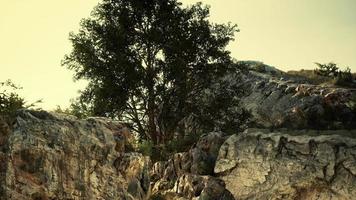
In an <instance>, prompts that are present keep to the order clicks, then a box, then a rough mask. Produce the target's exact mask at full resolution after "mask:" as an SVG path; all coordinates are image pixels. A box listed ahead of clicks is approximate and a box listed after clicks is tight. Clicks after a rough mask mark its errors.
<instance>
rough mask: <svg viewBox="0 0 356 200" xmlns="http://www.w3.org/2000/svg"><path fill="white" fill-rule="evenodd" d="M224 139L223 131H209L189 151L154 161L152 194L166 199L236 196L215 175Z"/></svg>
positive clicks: (227, 198)
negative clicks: (216, 163) (164, 159)
mask: <svg viewBox="0 0 356 200" xmlns="http://www.w3.org/2000/svg"><path fill="white" fill-rule="evenodd" d="M225 139H226V137H224V134H223V133H221V132H212V133H209V134H206V135H204V136H203V137H201V138H200V140H199V141H198V142H197V143H196V144H195V145H194V146H193V147H192V148H191V149H190V150H189V151H188V152H183V153H177V154H175V155H173V156H172V158H171V159H169V160H168V161H161V162H157V163H155V164H154V165H153V167H152V170H151V180H152V194H153V196H157V198H158V197H160V198H161V199H167V200H171V199H202V200H216V199H221V200H233V199H234V198H233V197H232V194H231V193H230V192H229V191H228V190H226V189H225V183H224V182H223V181H222V180H220V179H217V178H215V177H213V175H214V173H213V171H214V166H215V161H216V158H217V156H218V153H219V149H220V146H221V144H222V143H223V142H224V141H225Z"/></svg>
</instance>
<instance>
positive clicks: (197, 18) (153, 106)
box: [62, 0, 238, 144]
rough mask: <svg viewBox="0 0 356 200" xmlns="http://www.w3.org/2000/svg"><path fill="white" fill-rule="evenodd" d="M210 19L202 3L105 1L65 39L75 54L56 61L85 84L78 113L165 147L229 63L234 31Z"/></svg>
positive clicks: (224, 71) (157, 0) (207, 8)
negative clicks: (115, 122) (118, 124)
mask: <svg viewBox="0 0 356 200" xmlns="http://www.w3.org/2000/svg"><path fill="white" fill-rule="evenodd" d="M208 17H209V7H207V6H203V5H202V4H201V3H198V4H195V5H193V6H190V7H186V8H183V7H182V5H181V3H179V2H177V0H140V1H137V0H103V1H102V2H101V3H100V4H99V5H98V6H97V7H96V8H95V9H94V12H93V13H92V16H91V17H90V18H87V19H83V20H82V21H81V28H80V30H79V32H78V33H76V34H74V33H71V34H70V41H71V42H72V45H73V50H72V52H71V53H70V54H68V55H66V56H65V58H64V60H63V62H62V64H63V65H64V66H67V67H68V68H69V69H71V70H74V71H75V79H86V80H88V81H89V84H88V86H87V88H86V89H85V90H84V91H82V94H81V96H80V98H79V101H80V103H78V105H77V106H83V107H84V108H86V109H89V110H91V112H92V113H93V114H95V115H99V116H106V117H113V118H118V119H120V120H123V121H126V122H130V124H131V125H132V127H131V128H132V129H133V130H135V131H136V132H138V133H139V134H140V136H141V138H143V139H150V140H152V141H153V142H154V143H155V144H157V143H160V142H164V141H165V140H167V138H169V137H171V136H172V134H173V132H174V129H175V128H176V126H177V125H178V123H179V121H180V120H181V119H182V118H184V116H185V115H186V112H187V111H188V110H189V109H188V107H189V105H192V104H189V102H187V101H188V99H189V97H190V96H191V95H194V93H195V92H198V91H200V90H201V89H203V88H204V87H206V86H207V85H209V83H210V82H211V80H212V79H214V77H217V76H218V75H221V74H224V73H226V70H227V68H229V67H230V66H231V64H232V61H231V58H230V52H229V51H227V50H225V47H226V46H227V44H228V43H229V42H230V41H231V40H232V39H233V36H234V33H235V32H236V31H238V29H237V28H236V25H231V24H227V25H224V24H212V23H210V22H209V21H208ZM173 108H174V109H173ZM173 110H174V113H169V112H171V111H173Z"/></svg>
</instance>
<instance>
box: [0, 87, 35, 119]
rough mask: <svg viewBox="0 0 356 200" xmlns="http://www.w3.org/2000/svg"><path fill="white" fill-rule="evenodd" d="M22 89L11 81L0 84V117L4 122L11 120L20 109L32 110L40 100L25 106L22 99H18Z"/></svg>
mask: <svg viewBox="0 0 356 200" xmlns="http://www.w3.org/2000/svg"><path fill="white" fill-rule="evenodd" d="M21 89H22V87H20V86H17V85H15V84H14V83H13V82H12V81H11V80H7V81H4V82H0V115H1V116H2V117H3V118H4V119H5V120H7V121H8V120H11V119H12V118H13V117H14V116H15V114H16V111H17V110H19V109H22V108H26V109H30V108H34V107H35V106H36V105H37V104H38V103H41V100H38V101H36V102H34V103H31V104H26V101H25V99H24V98H23V97H20V95H19V94H18V91H19V90H21Z"/></svg>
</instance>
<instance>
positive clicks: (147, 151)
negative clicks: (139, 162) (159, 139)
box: [137, 140, 154, 156]
mask: <svg viewBox="0 0 356 200" xmlns="http://www.w3.org/2000/svg"><path fill="white" fill-rule="evenodd" d="M153 147H154V145H153V143H152V141H149V140H143V141H141V142H140V143H139V144H138V147H137V148H138V151H139V152H140V153H142V155H144V156H152V151H153Z"/></svg>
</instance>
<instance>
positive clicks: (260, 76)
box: [240, 65, 356, 130]
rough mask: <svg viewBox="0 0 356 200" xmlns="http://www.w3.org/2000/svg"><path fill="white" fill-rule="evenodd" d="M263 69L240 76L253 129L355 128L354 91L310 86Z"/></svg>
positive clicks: (276, 72) (285, 75) (355, 100)
mask: <svg viewBox="0 0 356 200" xmlns="http://www.w3.org/2000/svg"><path fill="white" fill-rule="evenodd" d="M262 66H263V65H262ZM264 67H266V69H263V70H262V71H263V73H261V72H258V71H254V70H248V71H247V72H245V73H244V74H243V75H242V76H241V77H240V78H241V80H240V82H242V83H243V85H244V86H243V87H245V90H246V91H247V94H246V95H244V96H243V97H242V105H243V106H244V108H245V109H247V110H249V111H250V112H251V114H252V120H253V122H254V126H255V127H261V128H289V129H324V130H327V129H345V128H346V129H355V128H356V89H350V88H340V87H335V86H331V85H312V84H308V83H305V82H303V81H301V80H299V79H296V78H293V77H290V76H289V75H288V74H286V73H284V72H282V71H279V70H277V69H275V68H269V67H268V66H264ZM268 69H269V70H268Z"/></svg>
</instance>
